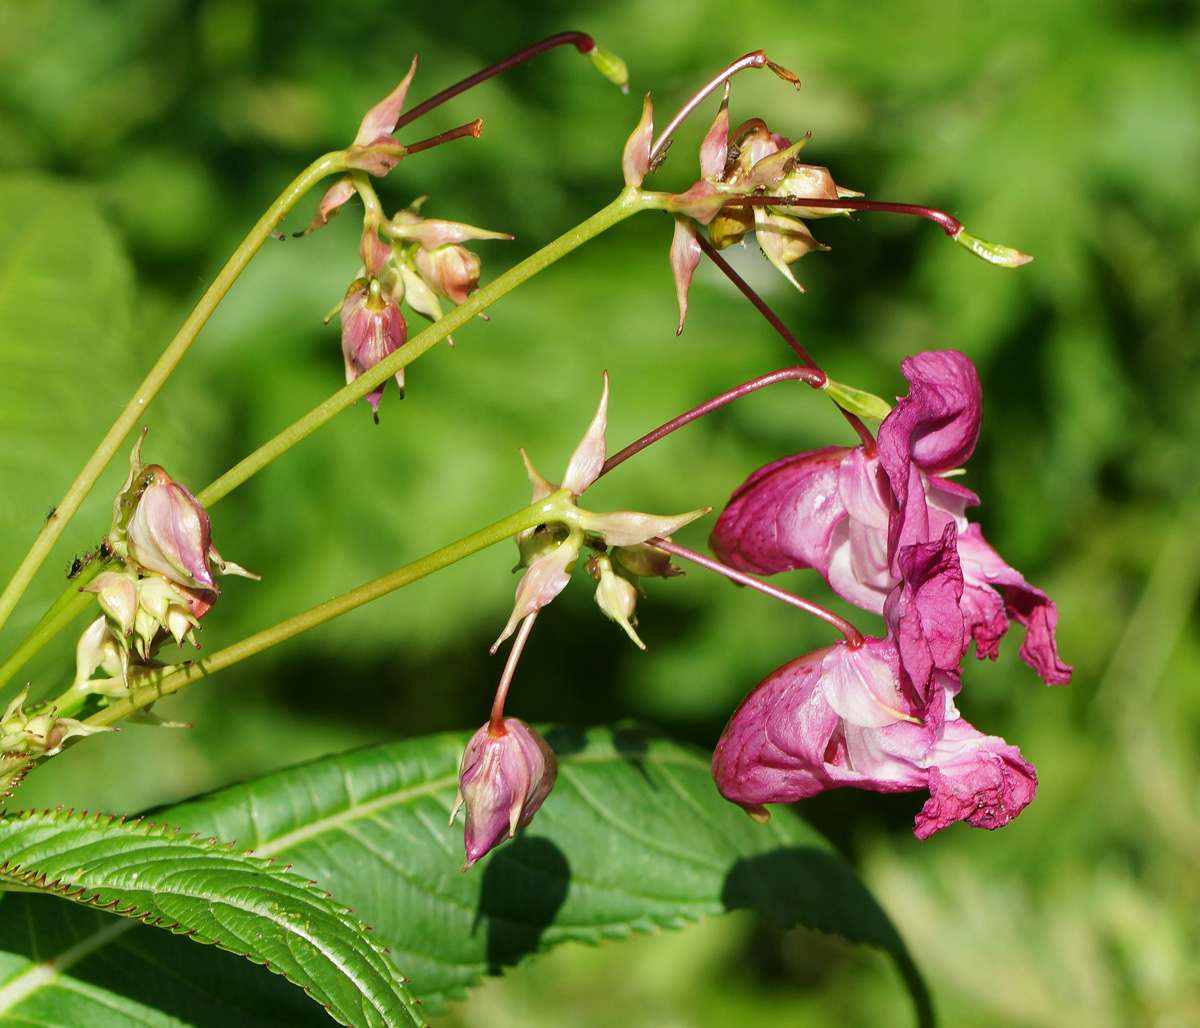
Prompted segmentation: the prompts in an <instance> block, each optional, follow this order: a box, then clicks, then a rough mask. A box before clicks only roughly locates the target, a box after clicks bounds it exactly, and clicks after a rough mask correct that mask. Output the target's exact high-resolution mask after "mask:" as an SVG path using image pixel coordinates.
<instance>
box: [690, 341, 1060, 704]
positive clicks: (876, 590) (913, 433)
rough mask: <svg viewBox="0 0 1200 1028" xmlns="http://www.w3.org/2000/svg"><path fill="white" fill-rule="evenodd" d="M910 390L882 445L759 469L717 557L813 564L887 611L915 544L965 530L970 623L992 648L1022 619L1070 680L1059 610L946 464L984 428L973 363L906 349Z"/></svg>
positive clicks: (1037, 647)
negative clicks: (989, 534) (992, 538)
mask: <svg viewBox="0 0 1200 1028" xmlns="http://www.w3.org/2000/svg"><path fill="white" fill-rule="evenodd" d="M901 368H902V369H903V371H904V375H905V377H906V378H907V379H908V381H909V384H910V392H909V395H908V396H907V397H904V398H903V399H901V400H899V401H898V402H897V404H896V407H895V409H894V410H893V411H892V413H891V414H889V415H888V416H887V417H886V418H885V419H884V421H883V423H882V424H881V425H880V428H879V442H878V453H877V454H875V455H869V454H868V453H867V452H866V451H865V450H864V448H863V447H862V446H856V447H854V448H853V449H850V448H841V447H830V448H826V449H823V450H815V451H811V452H809V453H802V454H798V455H797V456H794V457H788V458H785V459H783V460H780V461H776V462H775V463H773V464H769V465H767V466H766V467H764V468H761V469H759V470H758V471H756V472H755V473H754V474H753V475H751V476H750V478H749V479H747V480H746V482H745V483H744V484H743V485H742V486H741V487H740V488H739V489H738V490H737V491H736V492H735V493H734V495H733V498H732V499H731V500H730V503H729V506H728V507H726V509H725V511H724V512H723V513H722V515H721V517H720V519H719V520H718V522H717V526H716V528H715V529H714V531H713V534H712V539H711V544H712V547H713V549H714V551H715V552H716V553H717V554H718V556H719V557H720V558H721V559H722V560H724V561H726V562H727V563H729V564H732V565H734V566H735V567H738V568H741V569H742V570H745V571H751V572H756V573H759V574H770V573H772V572H776V571H784V570H788V569H792V568H805V567H811V568H815V569H816V570H817V571H819V572H820V573H821V575H822V576H824V577H825V579H826V580H827V581H828V582H829V585H830V586H831V587H832V588H833V589H834V590H835V591H836V592H837V593H839V594H840V595H841V596H844V597H845V598H846V599H848V600H850V601H851V602H853V603H856V604H858V605H859V606H860V607H863V608H865V609H867V610H872V611H875V612H877V613H882V612H883V609H884V601H885V599H886V598H887V596H888V594H889V593H890V592H891V591H892V589H893V588H894V587H895V586H896V585H897V583H898V582H900V580H901V578H902V577H903V576H902V572H901V569H900V566H899V563H898V561H899V555H900V554H901V553H902V552H903V550H904V548H905V547H906V546H911V545H913V544H918V543H929V542H933V541H936V540H938V539H940V538H941V537H942V535H943V533H944V532H945V530H946V527H947V526H948V525H953V526H954V527H955V529H956V540H957V544H956V545H957V556H958V560H959V563H960V565H961V569H962V578H963V594H962V600H961V609H962V612H963V616H964V631H965V632H966V634H967V637H968V640H967V641H970V640H974V642H975V652H976V655H977V656H979V657H985V656H986V657H992V658H994V657H995V656H996V653H997V648H998V646H999V642H1000V639H1001V637H1002V636H1003V635H1004V633H1005V631H1007V628H1008V624H1009V619H1010V618H1014V619H1016V620H1017V621H1018V622H1020V623H1021V624H1022V625H1024V626H1025V629H1026V634H1025V641H1024V643H1023V644H1022V646H1021V650H1020V653H1021V657H1022V659H1023V660H1025V662H1026V663H1028V664H1029V665H1030V666H1031V667H1033V668H1034V669H1035V670H1036V671H1037V672H1038V674H1040V675H1041V676H1042V678H1043V679H1045V681H1046V682H1047V683H1050V684H1061V683H1063V682H1066V681H1068V680H1069V679H1070V671H1071V669H1070V667H1069V666H1067V665H1065V664H1063V663H1062V662H1061V661H1060V660H1059V657H1058V650H1057V646H1056V643H1055V639H1054V628H1055V624H1056V622H1057V618H1058V615H1057V612H1056V610H1055V607H1054V604H1053V603H1052V602H1051V601H1050V600H1049V598H1047V596H1046V594H1045V593H1044V592H1042V591H1041V590H1040V589H1035V588H1034V587H1033V586H1031V585H1029V584H1028V583H1027V582H1026V581H1025V579H1024V578H1023V577H1022V576H1021V575H1020V574H1019V573H1018V572H1017V571H1014V570H1013V569H1012V568H1011V567H1009V566H1008V565H1007V564H1005V563H1004V561H1003V560H1001V558H1000V556H999V555H998V554H997V553H996V551H995V550H993V549H992V548H991V547H990V546H988V544H987V543H986V542H985V541H984V539H983V536H982V534H981V533H980V531H979V527H978V526H977V525H971V524H969V523H968V522H967V519H966V517H965V514H964V512H965V510H966V508H967V507H968V506H973V505H976V504H978V503H979V499H978V497H977V496H976V495H975V494H974V493H973V492H971V491H970V490H969V489H966V488H964V487H963V486H961V485H958V484H957V483H956V482H955V481H954V480H953V479H952V478H949V477H946V476H947V474H948V473H949V472H951V471H953V470H954V469H956V468H957V467H958V466H959V465H961V464H962V463H963V462H964V461H965V460H966V459H967V458H968V457H969V456H970V455H971V453H972V451H973V450H974V448H975V442H976V440H977V439H978V437H979V426H980V418H981V410H982V392H981V389H980V385H979V377H978V375H977V373H976V371H975V367H974V365H973V364H972V363H971V362H970V361H969V360H968V359H967V358H966V357H965V356H964V355H963V354H961V353H958V352H956V351H952V350H951V351H942V352H935V353H922V354H918V355H917V356H915V357H909V358H907V359H906V360H905V361H904V362H903V363H902V364H901Z"/></svg>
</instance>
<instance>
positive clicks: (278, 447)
mask: <svg viewBox="0 0 1200 1028" xmlns="http://www.w3.org/2000/svg"><path fill="white" fill-rule="evenodd" d="M654 203H655V200H654V198H653V194H646V193H644V192H643V191H642V190H640V189H636V188H632V187H629V188H626V189H624V190H622V192H621V194H620V195H619V196H618V197H617V198H616V199H615V200H614V201H613V202H612V203H610V204H609V205H608V206H607V207H605V208H604V209H603V210H600V211H597V212H596V213H595V214H593V215H592V216H591V217H590V218H588V219H587V220H586V221H583V222H581V223H580V224H578V225H576V226H575V227H574V228H573V229H571V230H570V231H569V232H565V233H564V234H563V235H561V236H559V237H558V238H557V239H556V240H554V242H552V243H549V244H547V245H546V246H544V247H542V249H540V250H538V252H537V253H535V254H533V255H531V256H529V257H527V258H526V259H525V260H523V261H522V262H521V263H520V264H518V265H516V266H515V267H513V268H510V269H509V270H508V271H506V272H505V273H504V274H503V275H501V276H500V277H499V278H497V279H495V280H494V281H492V282H490V283H489V284H488V285H486V286H484V287H483V288H482V289H479V290H478V291H477V292H475V293H473V294H471V296H470V297H469V298H468V299H467V300H466V302H465V303H461V304H459V305H458V306H457V307H455V308H454V310H452V311H450V312H449V313H448V314H446V315H444V316H443V317H441V318H439V319H438V320H437V321H436V322H434V323H433V324H432V325H430V326H429V328H427V329H425V331H424V332H422V333H420V334H419V335H417V336H414V337H413V338H412V339H410V340H409V341H408V342H407V343H405V344H404V345H403V346H402V347H400V349H398V350H397V351H396V352H395V353H393V354H391V355H390V356H389V357H387V358H386V359H385V360H382V361H380V362H379V363H378V364H376V365H375V366H374V367H373V368H371V369H370V370H369V371H364V372H363V373H362V374H361V375H359V376H358V378H356V379H355V380H354V381H353V382H351V383H350V384H349V385H347V386H345V387H344V388H343V389H339V390H338V391H337V392H336V393H334V394H333V395H332V396H331V397H329V398H328V399H327V400H325V402H324V403H321V404H319V405H318V406H316V407H314V408H313V409H312V410H311V411H309V412H308V413H307V414H305V415H304V417H302V418H300V419H299V420H298V421H296V422H294V423H293V424H291V425H289V426H288V427H287V428H285V429H284V430H283V431H282V432H280V433H279V435H277V436H275V438H274V439H272V440H270V441H269V442H267V443H264V444H263V445H262V446H260V447H259V448H258V449H257V450H255V451H254V452H253V453H252V454H250V456H248V457H246V458H245V459H244V460H242V461H241V462H240V463H239V464H237V465H235V466H234V467H233V468H231V469H230V470H229V471H227V472H225V474H223V475H222V476H221V477H220V478H218V479H217V480H216V481H215V482H213V483H212V484H211V485H210V486H208V488H206V489H205V490H204V491H203V492H200V493H198V494H197V499H198V500H199V501H200V502H201V503H202V504H203V505H204V506H205V507H210V506H212V505H213V504H214V503H216V502H217V501H218V500H220V499H222V498H223V497H225V496H228V495H229V494H230V493H231V492H233V490H234V489H236V488H237V487H238V486H239V485H241V484H242V483H243V482H245V481H246V480H247V479H248V478H250V477H251V476H252V475H254V474H255V473H256V472H258V471H261V470H262V469H263V468H264V467H266V466H267V465H268V464H270V463H271V461H273V460H274V459H275V458H276V457H278V456H279V455H280V454H282V453H284V452H286V451H287V450H289V449H290V448H291V447H293V446H295V445H296V443H298V442H299V441H300V440H301V439H303V438H305V437H306V436H308V435H311V434H312V433H313V432H315V431H316V430H317V429H318V428H320V427H321V426H322V425H324V424H325V423H326V422H327V421H329V420H330V419H332V418H333V417H334V416H335V415H336V414H340V413H341V412H342V411H344V410H345V409H346V408H347V407H349V406H350V405H351V404H352V403H354V402H355V401H357V400H360V399H361V398H362V397H364V396H366V395H367V393H369V392H370V391H371V390H372V389H374V388H375V387H376V386H378V385H380V384H381V383H383V382H386V381H387V380H388V379H389V378H391V377H392V376H393V375H394V374H395V373H396V372H397V371H399V370H400V369H401V368H404V367H407V366H408V365H409V364H411V363H412V362H413V361H415V360H416V359H417V358H418V357H420V356H421V355H422V354H423V353H425V352H426V351H428V350H430V349H432V347H433V346H435V345H436V344H437V343H440V342H441V341H442V340H443V339H445V338H446V336H448V335H450V333H451V332H454V331H455V330H456V329H459V328H461V327H462V326H463V325H465V324H466V323H467V322H468V321H470V320H471V319H472V318H474V317H475V316H476V315H478V314H481V313H482V312H483V311H485V310H487V308H488V307H490V306H491V305H492V304H493V303H495V302H496V301H497V300H499V299H500V298H501V297H502V296H504V295H505V294H506V293H508V292H510V291H511V290H513V289H515V288H516V287H517V286H519V285H520V284H521V283H522V282H525V281H527V280H528V279H530V278H532V277H533V276H534V275H536V274H537V273H538V272H539V271H542V270H544V269H545V268H547V267H549V266H550V265H551V264H553V263H554V262H555V261H557V260H558V259H559V258H560V257H564V256H565V255H566V254H568V253H570V252H571V251H572V250H574V249H575V248H576V247H577V246H580V245H582V244H583V243H586V242H587V241H588V240H589V239H592V238H594V237H595V236H598V235H599V234H600V233H601V232H603V231H604V230H605V229H609V228H612V226H613V225H616V224H617V223H618V222H620V221H624V220H625V219H626V218H628V217H629V216H630V215H632V214H636V213H637V212H638V211H642V210H647V209H649V208H650V207H652V206H654Z"/></svg>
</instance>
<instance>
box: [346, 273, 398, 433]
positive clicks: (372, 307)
mask: <svg viewBox="0 0 1200 1028" xmlns="http://www.w3.org/2000/svg"><path fill="white" fill-rule="evenodd" d="M356 285H359V288H358V289H356V290H354V289H353V286H352V287H351V288H352V290H353V291H352V292H351V293H350V295H349V296H347V297H346V300H345V302H344V303H343V304H342V356H343V357H344V358H345V361H346V383H347V385H348V384H349V383H351V382H353V381H354V380H355V379H356V378H358V376H359V375H361V374H362V373H363V372H364V371H368V370H369V369H371V368H373V367H375V365H376V364H378V363H379V362H380V361H381V360H383V359H384V358H385V357H387V356H389V355H391V354H393V353H395V352H396V351H397V350H398V349H399V348H400V347H401V346H403V345H404V344H405V342H407V340H408V326H407V325H406V324H405V321H404V315H403V314H401V313H400V305H399V304H398V303H396V301H395V300H394V299H392V297H391V295H390V294H388V293H385V292H384V291H383V289H382V287H381V286H380V283H379V279H377V278H375V277H372V278H370V279H368V280H367V281H366V282H365V283H363V280H362V279H359V281H358V283H356ZM396 384H397V385H398V386H399V387H400V395H401V396H403V395H404V369H403V368H401V369H400V370H399V371H397V372H396ZM382 397H383V386H382V385H379V386H377V387H376V388H375V389H372V390H371V391H370V392H369V393H367V403H369V404H370V405H371V410H372V411H373V412H374V413H375V415H376V418H378V415H379V401H380V399H381V398H382Z"/></svg>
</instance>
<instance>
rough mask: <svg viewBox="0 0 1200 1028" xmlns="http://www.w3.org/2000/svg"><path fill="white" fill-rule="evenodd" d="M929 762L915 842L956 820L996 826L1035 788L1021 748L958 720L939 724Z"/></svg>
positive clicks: (1017, 810)
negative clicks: (926, 789) (926, 800)
mask: <svg viewBox="0 0 1200 1028" xmlns="http://www.w3.org/2000/svg"><path fill="white" fill-rule="evenodd" d="M955 713H957V712H955ZM928 762H929V800H928V802H926V804H925V806H924V807H922V808H921V812H920V813H919V814H918V815H917V819H916V828H914V829H913V832H914V834H915V835H916V836H917V838H918V839H927V838H929V836H930V835H932V834H933V833H934V832H936V831H938V830H940V829H942V828H945V827H946V826H947V825H949V824H953V823H954V822H955V821H966V822H967V823H968V824H971V825H974V826H975V827H976V828H1000V827H1001V826H1002V825H1006V824H1008V822H1009V821H1011V820H1012V819H1013V818H1014V817H1016V816H1017V815H1018V814H1019V813H1020V812H1021V810H1022V809H1024V807H1025V806H1026V805H1027V804H1028V803H1029V801H1030V800H1032V799H1033V794H1034V791H1035V789H1036V788H1037V773H1036V772H1035V771H1034V769H1033V766H1032V765H1030V764H1029V763H1027V762H1026V761H1025V760H1024V759H1023V758H1022V757H1021V752H1020V750H1018V749H1017V748H1016V747H1015V746H1010V745H1009V744H1008V743H1006V742H1005V741H1004V740H1003V739H1000V738H998V737H996V736H992V735H983V734H981V733H980V732H977V731H976V730H975V729H974V728H972V727H971V726H970V725H969V724H967V722H966V721H963V720H962V719H961V718H957V717H956V718H954V719H953V720H948V721H947V722H946V723H945V724H944V725H943V726H942V732H941V738H940V739H938V741H937V742H936V743H935V744H934V746H933V748H932V749H931V750H930V751H929V757H928Z"/></svg>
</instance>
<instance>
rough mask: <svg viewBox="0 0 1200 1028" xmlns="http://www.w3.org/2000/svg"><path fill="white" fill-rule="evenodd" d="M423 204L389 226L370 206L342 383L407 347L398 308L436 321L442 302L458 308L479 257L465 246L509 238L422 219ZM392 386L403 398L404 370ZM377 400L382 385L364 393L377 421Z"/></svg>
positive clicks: (345, 320)
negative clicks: (405, 307)
mask: <svg viewBox="0 0 1200 1028" xmlns="http://www.w3.org/2000/svg"><path fill="white" fill-rule="evenodd" d="M424 200H425V198H424V197H421V199H419V200H417V201H416V202H415V203H413V204H412V205H410V206H409V207H408V208H406V209H405V210H402V211H399V212H398V213H397V214H396V216H395V217H394V218H392V219H391V220H385V219H383V218H382V217H379V216H377V215H375V214H374V213H373V210H372V207H371V206H368V209H367V215H366V217H365V219H364V226H363V235H362V242H361V245H360V247H359V251H360V254H361V256H362V261H363V266H362V267H361V268H360V269H359V273H358V277H357V278H355V280H354V281H353V282H352V283H351V284H350V288H349V289H348V290H347V292H346V297H345V299H344V300H343V301H342V305H341V320H342V355H343V357H344V358H345V361H346V382H347V383H350V382H353V381H354V380H355V379H356V378H358V376H359V375H361V374H362V373H363V372H364V371H367V370H368V369H370V368H373V367H374V366H375V365H376V364H378V363H379V362H380V361H381V360H383V359H384V358H385V357H387V356H388V355H389V354H392V353H395V351H396V350H398V349H399V348H400V347H401V346H403V345H404V343H405V342H406V341H407V339H408V325H407V323H406V322H405V320H404V315H403V313H402V312H401V310H400V304H401V302H407V303H408V305H409V307H411V308H412V309H413V310H414V311H416V312H417V313H418V314H420V315H422V316H424V317H426V318H428V319H429V320H430V321H437V320H438V319H439V318H440V317H441V316H442V305H441V300H443V299H444V300H449V301H450V302H451V303H454V304H459V303H462V302H463V301H464V300H465V299H466V298H467V296H468V295H469V294H470V293H471V292H472V291H473V290H474V289H475V288H476V286H477V285H478V284H479V272H480V261H479V257H478V256H477V255H475V254H473V253H472V252H471V251H470V250H468V249H467V248H466V247H465V246H463V245H462V243H463V242H464V241H466V240H468V239H512V236H510V235H507V234H505V233H503V232H489V231H488V230H487V229H482V228H475V227H474V226H472V225H463V224H460V223H459V222H456V221H442V220H440V219H437V218H422V217H421V216H420V215H419V214H418V213H417V212H418V210H419V209H420V206H421V204H422V203H423V202H424ZM381 236H382V237H383V238H381ZM385 240H386V241H385ZM396 384H397V385H398V386H399V387H400V395H401V396H403V395H404V369H403V368H401V369H400V370H399V371H397V372H396ZM382 396H383V386H382V385H380V386H379V387H378V388H376V389H373V390H372V391H371V392H369V393H368V394H367V402H368V403H369V404H370V405H371V410H372V411H373V412H374V413H375V415H376V417H378V414H379V401H380V398H381V397H382Z"/></svg>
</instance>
